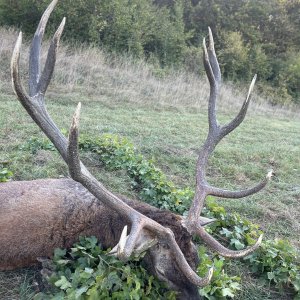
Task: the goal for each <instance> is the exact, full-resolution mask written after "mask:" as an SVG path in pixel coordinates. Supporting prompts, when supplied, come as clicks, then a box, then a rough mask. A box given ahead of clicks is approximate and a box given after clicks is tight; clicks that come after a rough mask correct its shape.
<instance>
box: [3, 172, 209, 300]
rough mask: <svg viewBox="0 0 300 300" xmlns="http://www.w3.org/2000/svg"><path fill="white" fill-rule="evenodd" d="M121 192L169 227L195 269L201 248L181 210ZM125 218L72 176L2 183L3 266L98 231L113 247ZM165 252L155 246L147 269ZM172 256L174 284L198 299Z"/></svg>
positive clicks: (168, 268)
mask: <svg viewBox="0 0 300 300" xmlns="http://www.w3.org/2000/svg"><path fill="white" fill-rule="evenodd" d="M119 197H120V198H121V199H122V200H123V201H124V202H125V203H127V204H128V205H130V206H131V207H133V208H134V209H135V210H137V211H138V212H140V213H142V214H143V215H145V216H147V217H149V218H151V219H153V220H154V221H156V222H158V223H160V224H161V225H163V226H164V227H168V228H170V229H171V230H172V232H173V233H174V235H175V239H176V242H177V243H178V245H179V247H180V249H181V250H182V251H184V252H185V257H186V259H187V261H188V263H189V264H190V266H191V267H192V268H193V269H195V268H196V267H197V263H198V262H199V261H198V256H197V251H196V250H195V247H194V245H193V244H192V241H191V238H192V237H191V235H190V234H189V233H188V231H187V230H186V228H185V227H183V226H182V217H181V216H178V215H176V214H174V213H171V212H170V211H165V210H160V209H158V208H155V207H153V206H150V205H148V204H146V203H142V202H140V201H137V200H130V199H127V198H125V197H123V196H119ZM203 222H205V221H203ZM126 224H128V220H126V218H125V217H123V216H120V215H119V214H118V213H116V212H115V211H114V210H112V209H110V208H109V207H107V206H105V205H103V203H102V202H101V201H99V200H98V199H96V198H95V197H94V196H93V195H92V194H91V193H90V192H88V191H87V190H86V189H85V188H84V187H83V186H82V185H81V184H80V183H78V182H75V181H74V180H72V179H68V178H65V179H40V180H32V181H15V182H7V183H2V184H1V185H0V245H1V247H0V271H5V270H12V269H16V268H20V267H28V266H32V265H36V264H37V263H38V260H37V259H38V258H39V257H51V256H52V255H53V252H54V249H55V248H58V247H59V248H70V247H71V246H72V244H73V243H75V242H76V241H78V240H79V237H80V236H96V237H97V239H98V240H99V241H101V245H102V246H103V247H104V248H112V247H114V246H115V245H116V244H117V243H118V241H119V239H120V234H121V232H122V230H123V228H124V226H125V225H126ZM162 255H164V254H163V253H162V251H161V249H158V248H157V246H153V247H152V248H151V249H149V250H148V252H147V254H146V256H145V257H144V263H145V265H146V267H147V269H148V270H149V271H150V272H152V273H153V274H155V275H157V270H155V265H154V260H155V259H156V258H158V257H159V256H162ZM171 260H172V258H171V257H165V258H163V259H162V261H163V262H164V263H165V265H164V266H163V268H164V272H165V274H168V278H169V280H170V281H169V285H170V287H172V288H174V289H176V290H180V292H181V295H182V297H183V299H184V298H185V297H189V298H190V299H198V293H197V288H196V287H195V286H194V285H192V284H189V283H188V282H186V280H182V278H181V276H180V274H178V270H176V267H175V266H173V267H172V262H171V263H170V261H171ZM182 283H184V284H183V285H182ZM191 297H192V298H191Z"/></svg>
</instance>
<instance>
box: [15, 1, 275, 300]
mask: <svg viewBox="0 0 300 300" xmlns="http://www.w3.org/2000/svg"><path fill="white" fill-rule="evenodd" d="M57 1H58V0H53V1H52V2H51V4H50V5H49V7H48V8H47V9H46V11H45V12H44V14H43V16H42V18H41V21H40V23H39V25H38V28H37V31H36V33H35V35H34V38H33V41H32V46H31V50H30V59H29V92H28V93H27V92H26V90H25V89H24V88H23V86H22V83H21V79H20V76H19V55H20V47H21V43H22V34H21V33H20V35H19V38H18V40H17V42H16V46H15V49H14V53H13V57H12V65H11V67H12V82H13V87H14V90H15V93H16V95H17V96H18V98H19V100H20V102H21V103H22V105H23V106H24V108H25V109H26V110H27V112H28V114H29V115H30V116H31V117H32V119H33V120H34V121H35V122H36V123H37V125H38V126H39V127H40V128H41V129H42V131H43V132H44V133H45V134H46V135H47V136H48V138H49V139H50V140H51V141H52V142H53V144H54V145H55V147H56V148H57V150H58V151H59V153H60V154H61V156H62V158H63V159H64V160H65V162H66V163H67V164H68V167H69V172H70V175H71V177H72V178H73V179H74V180H75V181H78V182H80V183H81V184H82V185H83V186H84V187H85V188H86V189H87V190H88V191H89V192H90V193H92V194H93V195H94V196H95V197H96V198H97V199H98V200H99V201H101V202H102V203H103V204H104V205H106V206H107V207H109V208H110V209H112V210H114V211H115V212H116V213H118V214H119V215H120V216H123V217H124V219H126V220H127V223H128V226H130V231H129V234H128V233H127V225H126V226H125V227H124V229H123V232H122V234H121V238H120V240H119V242H118V244H117V245H116V246H115V248H114V249H113V250H112V254H115V255H117V256H118V257H119V258H120V259H122V260H127V259H129V258H130V256H132V255H138V254H140V253H142V252H145V251H147V256H146V261H148V266H149V269H151V271H152V272H153V273H155V274H156V275H157V276H158V277H159V278H160V279H162V280H164V281H166V282H167V283H168V284H169V286H170V287H171V288H175V289H177V290H180V291H181V293H182V295H183V297H186V298H189V299H193V297H194V298H195V297H198V296H197V295H198V293H197V288H196V287H202V286H205V285H207V284H208V283H209V282H210V279H211V277H212V272H213V270H212V269H211V270H209V272H208V273H207V275H206V276H205V277H204V278H201V277H199V276H198V274H197V273H196V271H195V269H196V266H197V264H198V256H197V250H196V247H195V246H194V244H193V243H192V236H198V237H200V239H201V240H202V241H203V243H205V244H206V245H207V246H208V247H209V248H211V250H213V251H215V252H217V253H218V254H219V255H222V256H224V257H231V258H239V257H243V256H245V255H248V254H249V253H251V252H252V251H254V250H255V249H256V248H257V247H258V246H259V245H260V243H261V239H262V237H260V238H259V239H258V241H257V242H256V243H255V245H253V246H252V247H249V248H247V249H244V250H240V251H233V250H230V249H227V248H226V247H224V246H223V245H222V244H220V243H219V242H218V241H217V240H216V239H215V238H214V237H212V236H211V235H210V234H208V233H207V232H206V231H205V229H204V225H205V224H206V223H209V221H207V220H206V221H205V220H204V219H203V218H201V217H200V214H201V211H202V208H203V206H204V204H205V199H206V197H207V196H209V195H212V196H215V197H223V198H242V197H245V196H248V195H251V194H254V193H256V192H258V191H259V190H261V189H262V188H263V187H264V186H265V185H266V184H267V182H268V180H269V179H270V178H271V175H272V174H271V173H269V174H268V175H267V176H266V178H265V179H263V180H262V181H261V182H260V183H259V184H257V185H256V186H254V187H252V188H249V189H245V190H240V191H228V190H224V189H220V188H217V187H214V186H212V185H210V184H209V183H208V182H207V180H206V176H205V175H206V166H207V164H208V159H209V157H210V155H211V154H212V152H213V151H214V149H215V147H216V146H217V144H218V143H219V142H220V140H221V139H222V138H224V137H225V136H226V135H227V134H228V133H230V132H231V131H232V130H234V129H235V128H236V127H238V126H239V125H240V124H241V122H242V121H243V119H244V117H245V115H246V112H247V109H248V106H249V102H250V98H251V93H252V90H253V87H254V83H255V80H256V76H254V78H253V80H252V83H251V85H250V88H249V91H248V94H247V96H246V99H245V101H244V103H243V105H242V107H241V110H240V111H239V113H238V114H237V116H236V117H235V118H234V119H233V120H232V121H231V122H229V123H228V124H225V125H222V126H221V125H219V124H218V121H217V116H216V101H217V97H218V95H219V91H220V85H221V72H220V68H219V64H218V60H217V57H216V54H215V49H214V41H213V36H212V33H211V31H210V29H209V39H208V43H206V41H205V39H204V41H203V61H204V66H205V70H206V74H207V77H208V80H209V84H210V96H209V101H208V122H209V130H208V135H207V138H206V140H205V142H204V144H203V146H202V147H201V149H200V153H199V157H198V161H197V167H196V190H195V196H194V199H193V201H192V203H191V207H190V209H189V211H188V214H187V217H184V218H183V217H180V216H175V215H174V218H175V219H176V222H177V226H178V228H180V230H179V231H180V232H181V233H184V234H183V235H184V238H183V237H182V236H178V234H177V233H176V230H175V229H174V228H172V226H163V225H161V224H162V222H160V221H159V220H155V219H154V218H151V217H149V216H146V215H145V214H143V213H141V212H138V211H137V210H135V209H134V208H133V207H131V206H130V205H128V204H127V203H125V201H123V200H122V199H121V198H120V197H118V196H116V195H114V194H113V193H111V192H110V191H108V190H107V189H106V188H105V187H104V186H103V184H102V183H100V182H99V181H97V180H96V179H95V178H94V177H93V176H92V175H91V174H90V173H89V171H88V170H87V169H86V167H85V166H84V165H83V164H82V162H81V161H80V159H79V153H78V126H79V115H80V107H81V105H80V103H79V104H78V106H77V109H76V111H75V114H74V117H73V121H72V125H71V128H70V132H69V137H68V139H66V137H65V136H64V135H63V134H62V133H61V132H60V131H59V129H58V128H57V126H56V125H55V123H54V122H53V120H52V119H51V117H50V116H49V114H48V112H47V110H46V108H45V101H44V96H45V92H46V90H47V87H48V85H49V82H50V80H51V76H52V73H53V70H54V65H55V61H56V54H57V49H58V44H59V40H60V36H61V34H62V31H63V28H64V25H65V19H63V21H62V23H61V24H60V26H59V28H58V29H57V31H56V33H55V34H54V37H53V39H52V42H51V45H50V48H49V51H48V56H47V59H46V63H45V66H44V68H43V70H42V71H41V68H40V50H41V44H42V38H43V34H44V31H45V27H46V24H47V21H48V18H49V16H50V14H51V12H52V11H53V9H54V7H55V5H56V4H57ZM99 222H100V220H99Z"/></svg>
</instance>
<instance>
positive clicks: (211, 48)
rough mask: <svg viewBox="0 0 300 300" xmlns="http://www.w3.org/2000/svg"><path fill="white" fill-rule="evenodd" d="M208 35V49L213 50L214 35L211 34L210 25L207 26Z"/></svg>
mask: <svg viewBox="0 0 300 300" xmlns="http://www.w3.org/2000/svg"><path fill="white" fill-rule="evenodd" d="M208 36H209V49H210V50H212V51H214V49H215V43H214V36H213V34H212V31H211V28H210V27H208Z"/></svg>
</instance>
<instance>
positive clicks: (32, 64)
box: [29, 0, 58, 97]
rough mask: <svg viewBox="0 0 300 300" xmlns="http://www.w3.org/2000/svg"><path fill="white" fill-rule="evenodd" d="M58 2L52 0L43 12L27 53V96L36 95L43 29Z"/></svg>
mask: <svg viewBox="0 0 300 300" xmlns="http://www.w3.org/2000/svg"><path fill="white" fill-rule="evenodd" d="M57 2H58V0H53V1H52V2H51V3H50V4H49V6H48V7H47V9H46V10H45V12H44V14H43V16H42V17H41V20H40V22H39V25H38V27H37V30H36V32H35V34H34V37H33V39H32V43H31V48H30V53H29V95H30V96H31V97H32V96H34V95H36V94H37V93H38V82H39V80H40V53H41V45H42V40H43V36H44V33H45V28H46V25H47V23H48V20H49V17H50V15H51V13H52V11H53V9H54V8H55V6H56V4H57Z"/></svg>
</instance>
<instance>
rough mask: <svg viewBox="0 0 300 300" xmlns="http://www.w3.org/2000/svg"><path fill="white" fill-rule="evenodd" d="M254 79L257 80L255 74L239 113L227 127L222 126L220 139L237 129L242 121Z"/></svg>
mask: <svg viewBox="0 0 300 300" xmlns="http://www.w3.org/2000/svg"><path fill="white" fill-rule="evenodd" d="M256 78H257V75H256V74H255V75H254V77H253V79H252V81H251V84H250V86H249V90H248V94H247V97H246V99H245V101H244V103H243V105H242V107H241V109H240V111H239V113H238V114H237V115H236V117H235V118H234V119H233V120H232V121H231V122H229V123H228V124H227V125H224V126H222V128H221V138H222V137H224V136H225V135H227V134H229V133H230V132H231V131H232V130H234V129H235V128H237V127H238V126H239V125H240V124H241V123H242V122H243V121H244V119H245V116H246V113H247V110H248V107H249V104H250V100H251V97H252V92H253V89H254V85H255V81H256Z"/></svg>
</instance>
